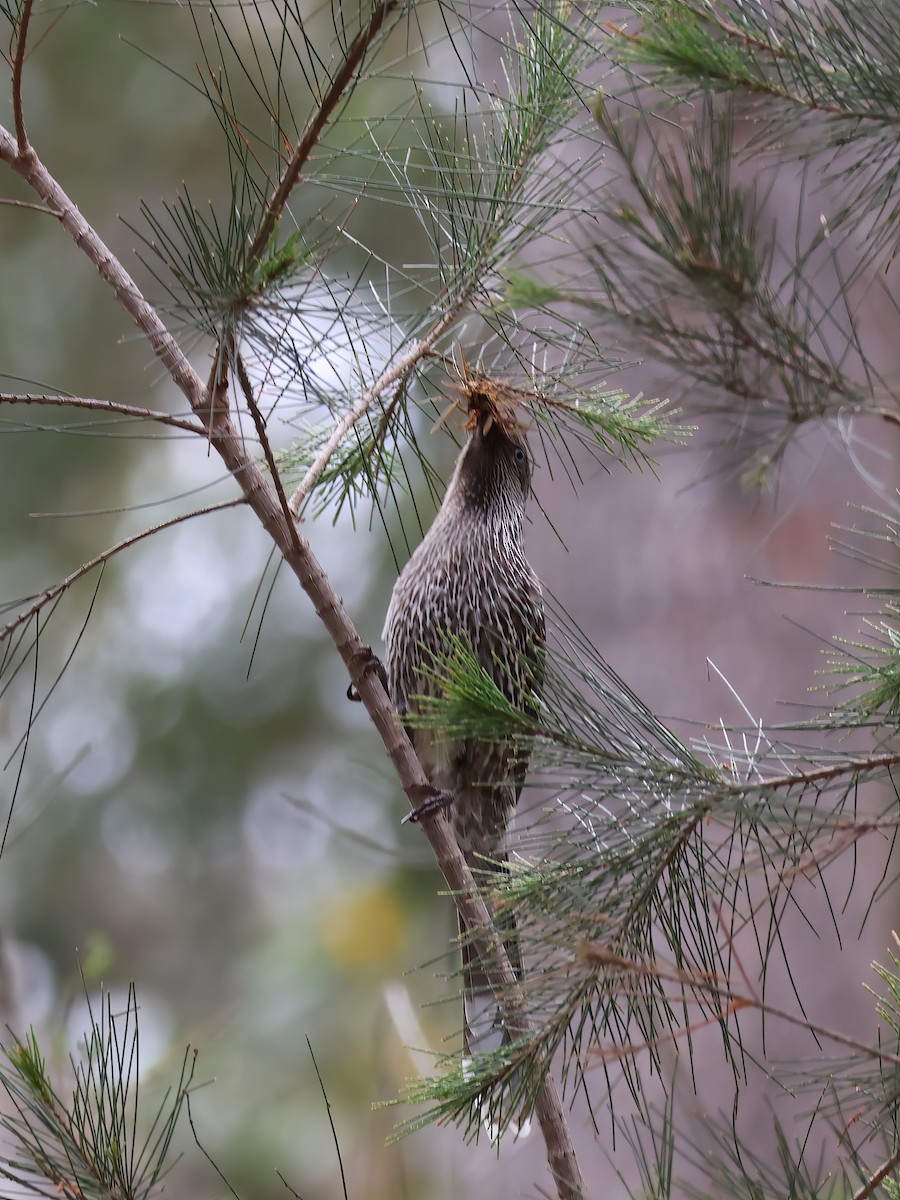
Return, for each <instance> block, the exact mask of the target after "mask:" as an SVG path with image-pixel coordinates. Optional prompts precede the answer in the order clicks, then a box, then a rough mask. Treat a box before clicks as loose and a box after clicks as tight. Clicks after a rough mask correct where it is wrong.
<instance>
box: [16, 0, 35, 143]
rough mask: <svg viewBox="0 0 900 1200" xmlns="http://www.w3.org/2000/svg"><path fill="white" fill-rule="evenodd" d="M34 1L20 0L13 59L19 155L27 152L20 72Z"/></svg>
mask: <svg viewBox="0 0 900 1200" xmlns="http://www.w3.org/2000/svg"><path fill="white" fill-rule="evenodd" d="M33 5H34V0H22V9H21V12H20V13H19V20H18V26H19V29H18V37H17V38H16V56H15V58H14V59H13V74H12V99H13V120H14V121H15V123H16V142H17V144H18V148H19V154H25V153H27V151H28V134H27V133H26V132H25V113H24V111H23V108H22V71H23V69H24V66H25V47H26V45H27V44H28V24H29V22H30V21H31V10H32V7H33Z"/></svg>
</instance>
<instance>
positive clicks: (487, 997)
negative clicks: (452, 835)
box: [459, 863, 531, 1141]
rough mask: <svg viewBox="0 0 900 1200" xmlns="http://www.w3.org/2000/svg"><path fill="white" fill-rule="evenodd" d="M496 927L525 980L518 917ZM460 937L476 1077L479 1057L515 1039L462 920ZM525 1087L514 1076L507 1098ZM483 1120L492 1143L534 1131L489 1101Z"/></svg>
mask: <svg viewBox="0 0 900 1200" xmlns="http://www.w3.org/2000/svg"><path fill="white" fill-rule="evenodd" d="M484 866H485V864H484V863H480V864H479V865H478V866H477V867H476V873H478V872H479V871H480V873H481V874H482V875H483V874H484ZM503 869H504V868H503V867H502V866H501V865H498V866H497V870H498V871H502V870H503ZM494 924H495V927H496V929H497V932H498V933H499V934H500V937H501V938H502V939H503V944H504V946H505V947H506V953H507V956H508V958H509V961H510V964H511V966H512V968H513V970H514V971H515V973H516V977H517V978H518V979H521V978H522V949H521V945H520V942H519V931H518V927H517V924H516V918H515V915H514V914H512V913H500V914H498V913H496V912H495V914H494ZM459 933H460V939H461V941H462V968H463V1021H464V1024H463V1074H464V1075H466V1076H467V1077H468V1076H470V1075H471V1073H472V1070H473V1067H472V1062H473V1058H474V1056H475V1055H476V1054H483V1053H489V1052H491V1051H496V1050H500V1049H502V1048H503V1047H504V1046H506V1045H508V1044H509V1043H510V1042H511V1041H512V1040H513V1035H512V1034H511V1033H510V1031H509V1029H508V1028H507V1026H506V1023H505V1021H504V1019H503V1013H502V1010H501V1008H500V1005H499V1004H498V1003H497V998H496V997H495V996H494V993H493V991H492V989H491V985H490V982H489V980H488V973H487V971H485V969H484V965H483V963H482V961H481V959H480V957H479V955H478V951H477V950H476V948H475V946H474V945H473V944H472V942H471V941H469V940H468V937H467V930H466V927H465V925H464V922H463V920H462V917H460V919H459ZM521 1085H522V1080H521V1079H520V1078H518V1076H517V1075H513V1077H512V1079H511V1080H510V1081H509V1082H508V1083H507V1085H506V1087H505V1088H504V1095H505V1096H506V1097H508V1098H510V1099H511V1098H513V1097H516V1096H517V1095H520V1094H521V1092H522V1086H521ZM507 1103H508V1100H507ZM481 1116H482V1122H483V1124H484V1127H485V1129H486V1131H487V1133H488V1136H489V1137H490V1139H491V1141H496V1140H497V1138H498V1137H499V1136H500V1133H501V1130H502V1129H503V1128H507V1129H508V1130H509V1132H510V1133H511V1134H512V1136H513V1137H514V1138H515V1137H526V1136H527V1134H528V1132H529V1130H530V1127H531V1121H530V1119H529V1118H528V1117H527V1116H523V1117H522V1118H520V1119H518V1120H512V1121H507V1120H503V1119H502V1117H503V1114H502V1113H501V1112H500V1111H499V1110H495V1109H494V1107H493V1106H492V1105H490V1104H489V1103H488V1102H487V1101H485V1102H484V1104H483V1107H482V1114H481Z"/></svg>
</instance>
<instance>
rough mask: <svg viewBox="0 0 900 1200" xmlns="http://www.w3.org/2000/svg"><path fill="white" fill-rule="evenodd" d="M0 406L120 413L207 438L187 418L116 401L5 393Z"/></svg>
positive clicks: (196, 425)
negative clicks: (22, 405)
mask: <svg viewBox="0 0 900 1200" xmlns="http://www.w3.org/2000/svg"><path fill="white" fill-rule="evenodd" d="M0 404H42V405H45V406H48V407H51V408H83V409H88V410H89V411H91V412H105V413H119V414H120V415H121V416H123V417H133V418H134V419H135V420H136V421H158V422H159V424H160V425H171V426H172V428H173V429H184V430H185V431H186V432H187V433H197V434H200V435H201V437H202V436H205V435H206V430H205V429H204V428H203V426H202V425H198V424H197V422H196V421H190V420H188V418H187V417H172V416H170V415H169V414H168V413H164V412H157V411H156V410H155V409H152V408H136V407H135V406H134V405H132V404H120V403H119V402H118V401H117V400H94V399H92V398H89V397H87V396H67V395H65V394H64V393H62V394H58V395H57V394H53V393H47V392H2V393H0Z"/></svg>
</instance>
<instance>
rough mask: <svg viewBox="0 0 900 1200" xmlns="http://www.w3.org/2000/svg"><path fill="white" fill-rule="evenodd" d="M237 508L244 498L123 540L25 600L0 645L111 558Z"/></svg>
mask: <svg viewBox="0 0 900 1200" xmlns="http://www.w3.org/2000/svg"><path fill="white" fill-rule="evenodd" d="M239 504H246V500H245V498H244V497H243V496H238V497H237V498H236V499H234V500H223V501H221V502H220V503H219V504H210V505H208V506H207V507H206V508H195V509H194V510H193V511H192V512H187V513H179V515H178V516H177V517H170V518H169V520H168V521H160V523H159V524H158V525H154V526H152V527H151V528H150V529H144V530H143V531H142V532H141V533H135V534H132V536H131V537H127V538H124V539H123V540H122V541H121V542H116V544H115V545H114V546H110V548H109V549H108V550H104V551H103V553H102V554H98V555H97V556H96V558H92V559H90V561H89V562H86V563H82V564H81V566H80V567H79V568H78V570H77V571H73V572H72V574H71V575H67V576H66V577H65V579H60V580H59V582H58V583H54V585H53V586H52V587H49V588H47V589H46V590H45V591H43V592H39V593H37V594H36V595H34V596H26V597H25V599H26V600H32V601H33V603H32V604H30V605H29V606H28V608H25V609H23V610H22V612H20V613H19V614H18V615H17V616H16V617H15V618H14V620H12V621H10V622H9V624H8V625H4V626H3V627H2V628H0V643H3V642H5V641H8V640H9V638H10V637H11V636H12V635H13V634H14V633H15V631H16V630H17V629H20V628H21V627H22V626H23V625H24V624H26V622H28V621H30V620H31V618H32V617H34V616H36V615H37V614H38V613H39V612H40V611H41V609H42V608H46V606H47V605H48V604H50V603H51V602H52V601H53V600H55V599H56V597H57V596H61V595H62V594H63V592H65V591H67V590H68V589H69V588H70V587H71V586H72V584H73V583H76V582H77V581H78V580H79V579H81V578H82V577H83V576H85V575H89V574H90V572H91V571H93V570H95V569H96V568H97V567H101V566H103V564H104V563H106V562H109V560H110V559H111V558H113V557H114V556H115V555H116V554H119V553H121V551H123V550H127V549H128V548H129V547H130V546H135V545H137V543H138V542H142V541H144V539H145V538H148V537H152V536H153V535H154V534H156V533H161V532H162V531H163V530H164V529H171V528H172V526H173V525H181V524H182V523H183V522H184V521H189V520H190V519H191V518H192V517H203V516H206V514H207V513H213V512H220V511H221V510H222V509H225V508H236V507H237V506H238V505H239Z"/></svg>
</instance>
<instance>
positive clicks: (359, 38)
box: [248, 0, 400, 264]
mask: <svg viewBox="0 0 900 1200" xmlns="http://www.w3.org/2000/svg"><path fill="white" fill-rule="evenodd" d="M399 3H400V0H380V2H379V3H376V5H375V7H374V8H373V9H372V12H371V15H370V16H369V20H368V23H367V24H366V25H365V26H364V27H363V28H362V29H361V30H360V31H359V33H358V34H357V35H356V38H355V39H354V41H353V43H352V45H351V46H350V47H349V48H348V50H347V53H346V54H345V55H344V59H343V61H342V63H341V65H340V67H339V68H338V71H337V73H336V74H335V76H334V78H333V79H332V81H331V87H330V88H329V89H328V91H327V92H326V93H325V96H324V97H323V99H322V102H321V104H320V105H319V107H318V109H317V110H316V113H315V115H314V116H313V118H312V120H310V121H309V123H308V124H307V126H306V128H305V129H304V130H303V134H302V136H301V137H300V140H299V141H298V142H297V145H296V146H295V147H294V153H293V154H292V155H291V161H290V162H289V163H288V165H287V168H286V169H285V172H284V174H283V175H282V177H281V179H280V180H279V182H278V186H277V187H276V189H275V191H274V192H273V193H272V197H271V199H270V200H269V203H268V206H267V208H266V211H265V215H264V216H263V219H262V221H261V222H260V226H259V229H258V230H257V231H256V237H255V238H254V239H253V244H252V245H251V247H250V251H249V254H248V262H249V263H251V264H252V263H255V262H256V261H257V260H258V259H259V258H261V256H262V254H263V253H264V251H265V249H266V246H267V245H268V244H269V238H270V237H271V236H272V234H273V232H274V231H275V228H276V227H277V225H278V222H279V221H280V220H281V214H282V213H283V212H284V206H285V205H286V204H287V202H288V197H289V196H290V194H291V192H292V191H293V190H294V188H295V186H296V184H297V180H298V179H299V177H300V172H301V171H302V170H303V167H304V164H305V163H306V160H307V159H308V158H309V156H310V153H311V152H312V149H313V147H314V146H315V145H316V143H317V142H318V140H319V138H320V137H321V136H322V130H323V129H324V128H325V126H326V124H327V123H328V121H329V120H330V118H331V115H332V113H333V112H334V110H335V108H336V107H337V104H338V102H339V100H340V98H341V96H342V95H343V94H344V92H345V91H346V89H347V88H348V87H349V85H350V83H351V82H352V80H353V78H354V76H355V75H356V73H357V71H358V70H359V68H360V66H361V65H362V61H363V59H364V58H365V56H366V53H367V52H368V50H369V47H370V46H371V45H372V42H373V41H374V40H375V38H376V37H377V36H378V34H379V32H380V30H381V27H382V25H383V24H384V22H385V20H386V18H387V16H388V14H389V13H390V12H391V11H392V10H393V9H395V8H397V7H399Z"/></svg>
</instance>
